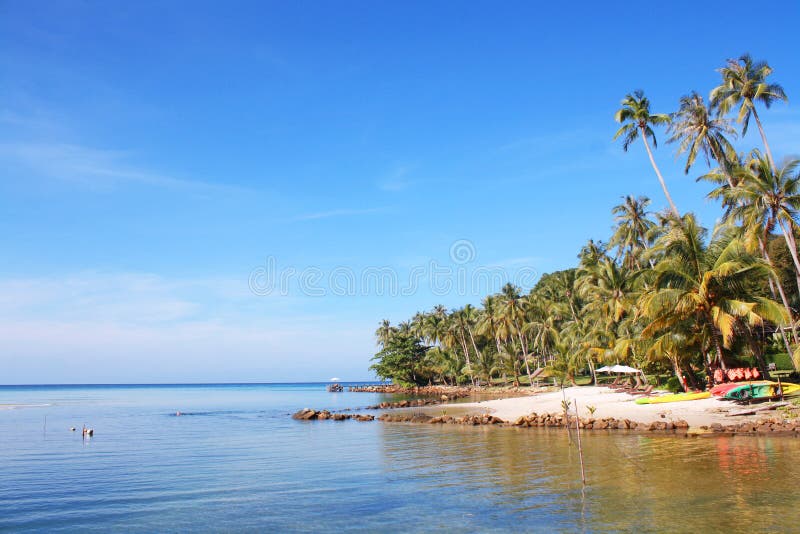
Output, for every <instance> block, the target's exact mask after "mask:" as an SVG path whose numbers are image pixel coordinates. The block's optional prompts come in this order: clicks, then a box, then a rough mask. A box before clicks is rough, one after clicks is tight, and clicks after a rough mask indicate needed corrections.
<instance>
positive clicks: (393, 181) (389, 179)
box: [378, 165, 414, 192]
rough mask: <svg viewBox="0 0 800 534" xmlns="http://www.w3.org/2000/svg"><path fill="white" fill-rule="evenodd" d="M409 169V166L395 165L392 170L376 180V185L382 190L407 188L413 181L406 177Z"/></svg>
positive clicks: (394, 190) (393, 190)
mask: <svg viewBox="0 0 800 534" xmlns="http://www.w3.org/2000/svg"><path fill="white" fill-rule="evenodd" d="M411 170H412V169H411V167H408V166H406V165H401V166H398V167H396V168H395V169H394V170H392V172H390V173H389V174H388V175H387V176H385V177H384V178H382V179H381V180H380V181H379V182H378V187H379V188H380V189H382V190H384V191H392V192H396V191H403V190H404V189H408V188H409V187H410V186H412V185H413V184H414V182H412V181H411V180H409V179H408V178H407V176H408V174H409V173H410V172H411Z"/></svg>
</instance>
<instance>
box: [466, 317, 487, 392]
mask: <svg viewBox="0 0 800 534" xmlns="http://www.w3.org/2000/svg"><path fill="white" fill-rule="evenodd" d="M467 332H469V339H470V340H471V341H472V347H473V348H474V349H475V357H476V358H478V361H483V355H481V351H479V350H478V345H477V344H476V343H475V336H473V335H472V329H471V328H470V327H469V326H467ZM485 368H486V367H485V366H484V369H485ZM487 378H489V382H491V377H487Z"/></svg>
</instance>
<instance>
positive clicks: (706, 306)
mask: <svg viewBox="0 0 800 534" xmlns="http://www.w3.org/2000/svg"><path fill="white" fill-rule="evenodd" d="M705 235H706V231H705V229H703V228H702V227H700V226H699V225H698V224H697V223H696V221H695V219H694V217H693V216H692V215H686V216H685V217H684V221H683V224H682V225H674V226H673V227H672V228H671V229H670V231H668V232H667V233H666V234H664V236H662V238H661V239H660V240H659V243H658V244H657V246H658V247H659V248H663V249H664V252H665V254H664V257H663V259H662V260H661V261H660V262H659V263H658V264H657V265H656V268H655V271H656V275H657V278H656V281H655V284H654V286H653V288H652V289H650V290H649V291H647V292H646V293H645V294H644V295H643V296H642V299H641V307H642V309H643V311H644V313H645V315H646V316H647V318H648V319H649V321H650V322H649V324H648V325H647V327H646V328H645V329H644V331H643V332H642V335H643V336H645V337H651V338H656V337H658V336H659V335H661V334H663V333H664V332H665V331H668V330H670V329H673V330H674V329H675V328H676V327H677V326H679V325H683V324H685V323H686V322H687V321H688V322H690V323H691V324H692V325H694V328H695V329H696V333H698V334H699V335H700V336H701V338H702V340H703V348H704V349H705V350H706V351H707V354H709V358H708V362H709V363H711V361H712V358H711V357H710V352H711V351H714V352H715V354H716V361H717V363H718V364H719V365H720V366H721V367H722V368H723V369H725V368H726V363H725V358H724V356H723V348H725V349H729V348H730V347H731V345H732V342H733V340H734V337H735V335H736V334H737V332H740V331H741V330H742V328H740V324H743V325H749V326H757V325H761V324H763V323H764V321H765V320H769V321H772V322H774V323H776V324H780V323H782V322H784V321H786V320H787V318H786V314H785V311H784V309H783V308H782V307H781V306H780V305H778V304H777V303H776V302H774V301H772V300H771V299H768V298H766V297H761V296H759V295H757V294H755V293H754V292H753V290H752V289H750V288H751V287H752V282H754V281H757V280H763V279H766V277H767V276H768V275H769V274H770V272H771V269H770V268H769V266H768V265H767V264H766V262H764V261H763V260H761V259H759V258H757V257H755V256H753V255H751V254H749V253H748V252H747V250H746V248H745V246H744V244H743V243H742V241H741V240H740V239H738V238H732V237H731V235H730V233H723V234H721V235H719V236H718V237H717V239H715V240H713V241H711V243H709V244H706V242H705Z"/></svg>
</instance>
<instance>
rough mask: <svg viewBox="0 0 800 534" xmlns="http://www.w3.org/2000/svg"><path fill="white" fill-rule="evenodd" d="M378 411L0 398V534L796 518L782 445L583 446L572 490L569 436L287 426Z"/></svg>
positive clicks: (368, 400) (652, 441)
mask: <svg viewBox="0 0 800 534" xmlns="http://www.w3.org/2000/svg"><path fill="white" fill-rule="evenodd" d="M381 400H387V397H385V396H381V395H375V394H368V393H337V394H332V393H327V392H326V391H325V390H324V385H314V384H312V385H309V384H304V385H302V384H301V385H248V386H228V385H225V386H191V387H187V386H162V387H114V386H112V387H69V388H53V387H36V388H30V387H27V388H26V387H15V388H1V387H0V405H3V404H25V405H27V406H26V407H19V408H15V409H8V408H6V409H3V408H2V407H0V451H2V453H0V529H3V530H5V529H10V530H15V531H19V530H48V531H52V530H66V531H72V530H79V529H80V530H87V529H88V530H99V531H107V530H109V529H116V530H122V529H125V530H132V531H147V532H152V531H176V530H202V531H206V530H227V531H232V530H233V531H243V530H244V531H264V530H279V531H286V530H291V531H320V530H331V529H335V530H347V529H356V530H370V531H375V530H388V529H391V530H392V531H404V532H416V531H430V530H445V531H455V530H464V529H466V530H472V531H475V530H479V531H515V532H518V531H534V530H552V529H558V530H568V531H605V530H619V529H624V530H633V529H635V530H638V531H655V530H661V531H663V530H668V531H672V532H676V531H677V532H689V531H698V530H699V531H707V530H723V529H724V530H728V531H734V532H735V531H745V530H753V529H757V530H758V531H764V530H780V531H786V530H789V529H791V528H793V526H794V525H796V523H797V521H798V520H800V511H798V510H797V508H796V495H795V492H794V490H793V484H792V481H794V480H795V479H796V478H797V476H798V475H800V467H798V464H797V462H796V458H798V454H800V440H797V439H794V438H787V437H741V436H740V437H735V438H731V437H708V438H675V437H665V436H658V437H654V436H648V435H641V434H624V433H614V432H612V433H601V432H597V433H591V434H584V440H583V445H584V449H585V450H584V452H585V462H586V466H587V469H586V472H587V478H588V486H587V487H586V488H585V490H584V489H583V488H582V485H581V483H580V466H579V461H578V456H577V450H576V448H575V447H574V446H570V441H569V437H568V436H567V433H566V431H565V430H564V429H516V428H490V427H460V426H454V425H444V426H433V425H408V424H382V423H378V422H373V423H359V422H355V421H346V422H333V421H318V422H313V421H312V422H300V421H294V420H292V419H291V418H290V417H289V414H290V413H292V412H294V411H296V410H297V409H300V408H303V407H307V406H308V407H312V408H317V409H322V408H327V409H331V410H334V409H343V408H347V407H357V406H365V405H369V404H375V403H377V402H380V401H381ZM178 410H180V411H181V412H183V413H184V414H186V415H183V416H181V417H176V416H175V412H176V411H178ZM45 416H46V429H45ZM84 423H86V424H87V426H91V427H93V428H94V429H95V432H96V434H95V436H94V437H93V438H91V439H89V440H86V441H84V440H82V438H81V435H80V427H81V425H83V424H84ZM71 426H75V427H77V428H78V431H77V432H74V433H73V432H70V431H69V428H70V427H71Z"/></svg>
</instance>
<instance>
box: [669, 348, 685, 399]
mask: <svg viewBox="0 0 800 534" xmlns="http://www.w3.org/2000/svg"><path fill="white" fill-rule="evenodd" d="M669 359H670V360H671V361H672V368H673V369H674V370H675V376H677V377H678V382H680V384H681V387H682V388H683V391H689V386H687V385H686V380H684V378H683V371H682V370H681V366H680V365H678V358H676V357H672V356H670V358H669Z"/></svg>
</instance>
